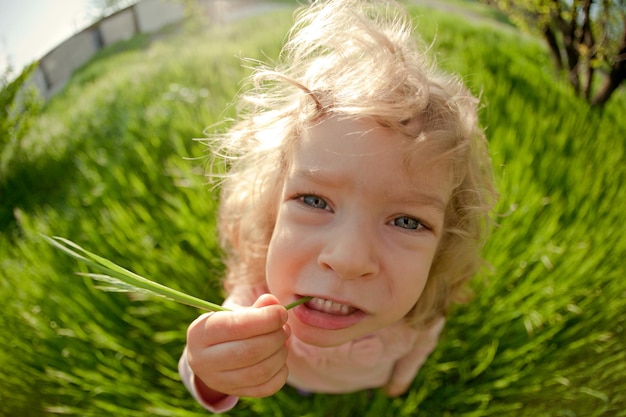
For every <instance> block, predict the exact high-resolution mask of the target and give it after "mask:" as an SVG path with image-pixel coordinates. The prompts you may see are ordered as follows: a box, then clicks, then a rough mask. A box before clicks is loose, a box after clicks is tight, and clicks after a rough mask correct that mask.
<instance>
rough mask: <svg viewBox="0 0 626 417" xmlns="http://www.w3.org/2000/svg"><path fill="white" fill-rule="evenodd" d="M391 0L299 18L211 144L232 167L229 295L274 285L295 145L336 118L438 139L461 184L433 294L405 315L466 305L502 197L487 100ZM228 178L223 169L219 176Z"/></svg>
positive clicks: (364, 1) (423, 321) (337, 4)
mask: <svg viewBox="0 0 626 417" xmlns="http://www.w3.org/2000/svg"><path fill="white" fill-rule="evenodd" d="M426 51H427V48H425V47H424V46H423V45H422V43H421V41H419V40H418V39H417V38H416V35H415V34H414V33H413V31H412V24H411V20H410V19H409V17H408V15H407V13H406V11H405V9H404V8H403V7H402V6H401V5H400V4H398V3H397V2H394V1H389V0H379V1H375V0H327V1H322V0H318V1H315V2H314V3H313V4H312V5H310V6H309V7H307V8H305V9H303V10H301V11H300V12H299V13H298V14H297V18H296V22H295V24H294V26H293V28H292V29H291V31H290V32H289V38H288V41H287V42H286V44H285V45H284V47H283V50H282V52H281V55H280V59H279V62H278V63H277V64H276V66H275V67H274V68H269V67H261V66H259V67H258V68H257V69H256V71H255V72H254V74H253V75H252V76H251V84H253V86H252V88H251V89H250V90H249V91H248V92H247V93H245V95H242V97H241V100H240V103H242V104H244V106H243V107H242V108H241V109H240V113H239V121H238V122H237V123H236V124H234V125H233V127H232V128H231V129H229V130H228V131H227V132H226V133H224V134H221V135H216V136H215V137H213V138H210V139H209V140H208V142H209V144H210V146H212V147H213V148H214V149H213V150H214V155H215V158H218V160H220V161H222V162H224V161H226V164H227V166H228V168H227V172H226V174H224V179H223V182H222V201H221V206H220V212H219V225H220V226H219V227H220V236H221V239H222V245H223V248H224V249H225V254H226V258H225V263H226V268H227V276H226V281H225V287H226V290H227V291H228V290H229V289H230V288H232V286H233V285H234V284H236V283H242V282H243V283H246V284H249V285H258V284H261V283H264V282H265V258H266V254H267V248H268V245H269V242H270V239H271V237H272V231H273V229H274V224H275V219H276V214H277V206H278V202H279V196H280V191H281V188H282V185H283V180H284V177H285V173H286V170H287V167H288V166H289V163H290V156H291V152H292V148H293V145H294V143H296V142H297V141H298V138H299V137H300V133H301V132H302V131H303V129H306V128H307V126H310V125H311V124H312V123H317V122H319V121H320V120H323V119H324V118H326V117H329V116H331V115H340V116H342V117H350V118H370V119H373V120H375V121H376V122H377V123H378V124H380V125H381V126H384V127H387V128H390V129H394V130H397V131H400V132H402V133H403V134H404V135H406V136H407V137H409V138H411V139H413V140H414V141H415V143H416V149H417V148H418V146H422V145H423V143H432V144H435V145H436V147H437V149H440V150H441V155H442V156H443V157H445V158H448V160H450V161H452V162H453V167H454V169H453V175H454V176H455V178H454V179H455V188H454V191H453V194H452V197H451V199H450V202H449V204H448V206H447V208H446V213H445V230H444V235H443V237H442V240H441V242H440V244H439V247H438V250H437V253H436V255H435V259H434V261H433V265H432V267H431V271H430V275H429V277H428V281H427V284H426V287H425V289H424V292H423V294H422V296H421V298H420V299H419V300H418V302H417V304H416V305H415V307H414V308H413V309H412V311H411V312H410V313H409V314H408V316H407V319H408V320H409V321H410V322H411V323H413V324H414V325H415V326H427V325H429V324H430V323H432V321H433V320H435V319H436V318H438V317H440V316H442V315H444V316H445V315H446V314H447V312H448V309H449V307H450V305H451V303H453V302H464V301H466V300H467V299H468V296H469V294H470V292H469V291H468V289H467V285H466V284H467V282H468V280H469V279H470V278H471V277H472V276H474V275H475V274H476V272H477V271H478V270H479V268H480V267H481V265H482V257H481V249H482V244H483V242H484V239H485V238H486V237H487V235H488V232H489V229H490V222H489V216H488V213H489V211H490V210H491V208H492V205H493V201H494V199H495V191H494V187H493V182H492V173H491V161H490V159H489V156H488V153H487V145H486V140H485V136H484V133H483V131H482V130H481V129H480V128H479V126H478V116H477V106H478V100H477V99H476V98H475V97H474V96H473V95H472V94H471V93H470V92H469V91H468V90H467V89H466V88H465V87H464V85H463V84H462V82H461V81H460V80H459V79H458V78H457V77H454V76H451V75H449V74H445V73H443V72H441V71H439V70H438V69H437V68H436V67H435V65H434V64H433V62H432V60H431V59H429V57H428V56H427V54H426ZM215 175H218V174H215Z"/></svg>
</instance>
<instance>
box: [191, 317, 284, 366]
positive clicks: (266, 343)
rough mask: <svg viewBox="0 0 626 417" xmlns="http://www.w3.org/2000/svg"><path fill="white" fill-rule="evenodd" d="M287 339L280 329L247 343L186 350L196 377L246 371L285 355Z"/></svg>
mask: <svg viewBox="0 0 626 417" xmlns="http://www.w3.org/2000/svg"><path fill="white" fill-rule="evenodd" d="M287 337H288V333H287V332H286V331H284V330H283V329H282V328H281V329H279V330H277V331H275V332H272V333H267V334H264V335H260V336H255V337H252V338H249V339H244V340H236V341H232V342H225V343H220V344H217V345H213V346H210V347H207V348H203V349H198V350H193V349H188V352H187V355H188V360H189V365H190V366H191V367H192V369H193V370H194V372H195V373H199V374H205V373H210V372H219V371H230V370H237V369H241V368H246V367H249V366H253V365H255V364H258V363H260V362H262V361H264V360H266V359H267V358H269V357H272V356H273V355H275V354H276V353H277V352H279V351H285V352H286V351H287V348H286V345H285V341H286V340H287ZM285 354H286V353H285Z"/></svg>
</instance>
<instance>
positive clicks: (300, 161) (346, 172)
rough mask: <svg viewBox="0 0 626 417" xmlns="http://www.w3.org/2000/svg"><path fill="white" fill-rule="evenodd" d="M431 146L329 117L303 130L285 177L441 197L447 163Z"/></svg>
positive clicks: (374, 125)
mask: <svg viewBox="0 0 626 417" xmlns="http://www.w3.org/2000/svg"><path fill="white" fill-rule="evenodd" d="M436 148H437V147H436V146H431V145H430V144H428V142H427V141H423V140H420V139H410V138H407V137H406V136H404V135H403V134H402V133H400V132H397V131H394V130H391V129H388V128H385V127H382V126H380V125H378V124H377V123H376V122H374V121H373V120H371V119H363V118H356V119H355V118H340V117H331V118H328V119H325V120H323V121H321V122H320V123H318V124H315V125H312V126H310V127H308V128H307V129H305V130H304V131H303V132H302V134H301V136H300V138H299V140H298V141H297V143H296V144H295V147H294V150H293V157H292V161H291V168H292V169H291V172H292V173H297V174H298V175H300V176H302V175H306V176H313V175H318V176H320V175H326V176H328V177H329V178H328V180H329V181H330V180H332V178H335V179H336V181H338V182H341V181H344V182H347V181H352V182H356V183H360V185H361V186H362V187H365V186H366V185H368V184H369V185H370V186H373V185H374V184H379V185H381V186H383V187H389V192H391V191H392V190H393V189H403V190H404V191H406V189H407V188H408V189H415V190H419V191H424V190H428V191H431V192H436V193H440V191H441V194H442V195H444V194H445V193H446V192H447V189H448V188H449V186H448V182H449V178H450V163H449V161H447V160H445V159H442V158H441V153H440V152H438V151H437V149H436Z"/></svg>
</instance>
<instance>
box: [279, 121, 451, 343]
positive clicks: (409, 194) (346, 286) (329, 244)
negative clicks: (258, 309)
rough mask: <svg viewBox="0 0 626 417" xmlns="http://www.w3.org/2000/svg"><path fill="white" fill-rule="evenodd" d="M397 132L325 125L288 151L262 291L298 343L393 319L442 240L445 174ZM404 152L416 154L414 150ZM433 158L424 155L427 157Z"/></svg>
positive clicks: (409, 304) (344, 335) (416, 290)
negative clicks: (274, 300) (282, 312)
mask: <svg viewBox="0 0 626 417" xmlns="http://www.w3.org/2000/svg"><path fill="white" fill-rule="evenodd" d="M409 146H411V145H410V143H409V141H408V140H407V139H406V138H404V137H402V136H401V135H400V134H399V133H395V132H393V131H391V130H388V129H385V128H382V127H380V126H378V125H376V124H375V123H374V122H372V121H367V120H365V119H350V120H340V119H337V118H330V119H327V120H325V121H323V122H322V123H320V124H318V125H316V126H313V127H311V128H310V129H308V130H307V131H306V132H305V133H304V134H303V137H302V138H300V140H299V142H298V143H297V144H296V146H295V149H294V151H293V155H292V156H293V158H292V164H291V166H290V168H289V170H288V172H287V175H286V178H285V183H284V187H283V191H282V197H281V200H280V202H279V207H278V215H277V219H276V226H275V229H274V233H273V235H272V239H271V241H270V244H269V250H268V255H267V282H268V286H269V289H270V292H271V293H273V294H274V295H276V296H277V297H278V299H279V300H280V302H281V303H283V304H286V303H289V302H292V301H295V300H297V299H299V298H300V297H303V296H313V297H315V298H314V299H313V300H311V301H309V302H307V303H305V304H303V305H300V306H298V307H297V308H295V309H294V310H291V311H290V314H289V316H290V317H289V324H290V326H291V329H292V331H293V333H294V334H295V335H296V336H297V337H298V338H299V339H301V340H302V341H304V342H306V343H310V344H314V345H318V346H336V345H339V344H342V343H345V342H347V341H349V340H352V339H354V338H357V337H360V336H363V335H366V334H368V333H371V332H373V331H375V330H378V329H381V328H383V327H386V326H388V325H390V324H392V323H395V322H397V321H398V320H400V319H402V318H403V317H404V316H405V315H406V314H407V313H408V312H409V311H410V310H411V309H412V308H413V306H414V305H415V303H416V302H417V300H418V298H419V297H420V295H421V294H422V291H423V289H424V285H425V284H426V280H427V278H428V274H429V270H430V266H431V264H432V261H433V257H434V255H435V251H436V249H437V245H438V243H439V241H440V239H441V235H442V233H443V223H444V212H445V207H446V204H447V202H448V200H449V198H450V194H451V181H450V166H449V163H448V162H447V161H441V160H439V161H438V162H437V163H435V162H433V161H434V158H433V156H431V155H429V151H428V148H427V147H425V148H424V149H423V151H422V152H419V153H418V154H417V156H415V155H414V156H412V157H411V158H408V157H407V155H408V151H409ZM413 146H415V145H414V144H413ZM431 154H432V152H431Z"/></svg>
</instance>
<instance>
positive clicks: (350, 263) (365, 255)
mask: <svg viewBox="0 0 626 417" xmlns="http://www.w3.org/2000/svg"><path fill="white" fill-rule="evenodd" d="M328 227H329V228H330V230H331V233H329V234H328V239H327V241H326V242H325V244H324V246H323V247H322V249H321V251H320V254H319V256H318V264H319V265H320V266H321V267H322V268H323V269H325V270H331V271H333V272H335V273H336V274H337V275H338V276H339V277H341V278H344V279H353V278H361V277H371V276H375V275H376V274H377V273H378V272H379V268H380V265H379V259H378V251H377V246H378V243H379V242H378V240H376V233H375V231H374V230H373V229H370V228H368V227H367V226H366V225H365V224H364V222H363V221H359V220H358V219H351V220H350V219H343V220H339V221H337V222H334V223H333V224H332V225H328Z"/></svg>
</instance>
